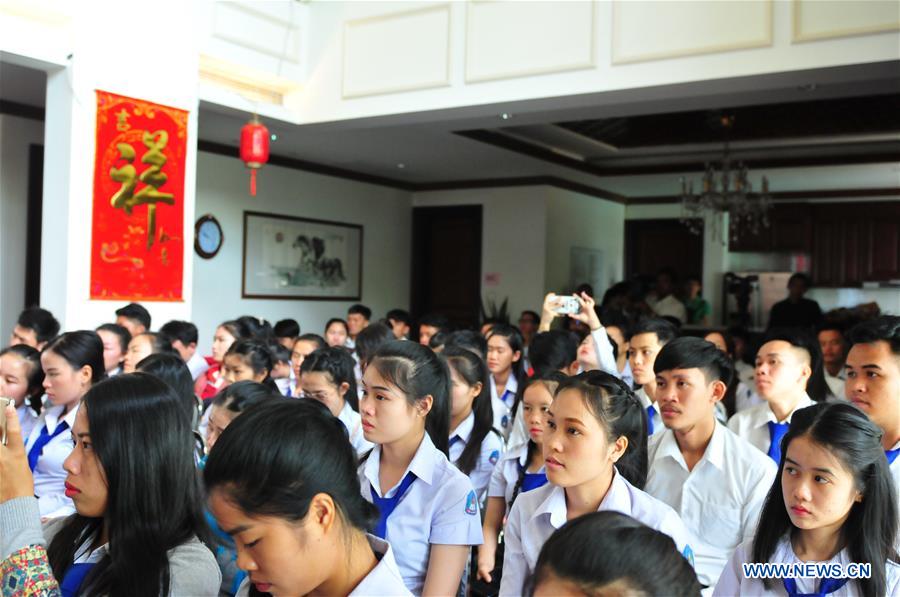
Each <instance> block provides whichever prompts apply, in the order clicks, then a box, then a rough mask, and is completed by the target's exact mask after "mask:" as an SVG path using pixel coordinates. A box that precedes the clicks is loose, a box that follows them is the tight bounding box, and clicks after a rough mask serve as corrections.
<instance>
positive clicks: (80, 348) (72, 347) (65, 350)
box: [41, 330, 106, 384]
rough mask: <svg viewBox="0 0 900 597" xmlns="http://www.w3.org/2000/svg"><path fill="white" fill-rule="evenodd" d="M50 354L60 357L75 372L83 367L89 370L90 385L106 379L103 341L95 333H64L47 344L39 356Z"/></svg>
mask: <svg viewBox="0 0 900 597" xmlns="http://www.w3.org/2000/svg"><path fill="white" fill-rule="evenodd" d="M45 352H52V353H55V354H58V355H59V356H61V357H62V358H63V359H65V361H66V362H67V363H69V365H71V367H72V369H75V370H76V371H77V370H79V369H81V368H82V367H84V366H85V365H87V366H89V367H90V368H91V384H95V383H97V382H99V381H103V380H104V379H106V367H105V366H104V364H103V340H101V339H100V336H98V335H97V332H92V331H89V330H78V331H75V332H66V333H65V334H62V335H60V336H57V337H56V338H54V339H53V340H51V341H50V342H48V343H47V345H46V346H45V347H44V350H42V351H41V354H43V353H45Z"/></svg>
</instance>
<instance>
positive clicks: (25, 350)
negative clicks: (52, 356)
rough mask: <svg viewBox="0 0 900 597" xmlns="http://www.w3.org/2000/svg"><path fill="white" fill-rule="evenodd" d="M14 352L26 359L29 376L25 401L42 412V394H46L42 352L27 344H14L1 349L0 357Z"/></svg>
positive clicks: (26, 381)
mask: <svg viewBox="0 0 900 597" xmlns="http://www.w3.org/2000/svg"><path fill="white" fill-rule="evenodd" d="M5 354H14V355H16V356H18V357H19V358H21V359H22V360H23V361H25V365H26V375H27V378H26V380H25V383H26V385H27V389H26V390H25V402H26V403H27V404H28V406H29V407H30V408H31V410H33V411H34V412H35V413H36V414H41V407H42V403H41V396H42V395H43V394H44V386H43V384H44V368H43V367H41V353H40V351H38V350H37V349H36V348H33V347H31V346H28V345H27V344H14V345H12V346H7V347H6V348H4V349H3V350H0V357H2V356H3V355H5Z"/></svg>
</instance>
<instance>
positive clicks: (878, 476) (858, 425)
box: [753, 402, 900, 597]
mask: <svg viewBox="0 0 900 597" xmlns="http://www.w3.org/2000/svg"><path fill="white" fill-rule="evenodd" d="M882 434H883V432H882V430H881V429H880V428H879V427H878V426H877V425H875V424H874V423H872V422H871V421H870V420H869V417H867V416H866V414H865V413H864V412H862V411H861V410H859V409H858V408H857V407H855V406H853V405H852V404H850V403H849V402H823V403H819V404H815V405H813V406H809V407H807V408H803V409H800V410H798V411H797V412H795V413H794V415H793V416H792V417H791V426H790V429H789V430H788V432H787V433H786V434H785V435H784V437H783V438H782V440H781V462H779V463H778V476H777V477H776V478H775V482H774V483H772V488H771V489H769V494H768V495H767V496H766V501H765V503H764V504H763V508H762V512H761V513H760V516H759V525H758V526H757V527H756V536H755V537H754V538H753V561H754V562H760V563H765V562H768V561H769V558H770V557H771V556H772V554H773V553H775V548H776V547H777V545H778V542H779V541H781V540H782V539H783V538H784V537H785V536H786V535H789V534H792V533H795V532H797V528H796V527H795V526H794V524H793V523H792V522H791V519H790V517H789V516H788V513H787V508H786V507H785V502H784V491H783V490H782V486H781V478H782V475H783V474H784V459H785V456H786V455H787V450H788V446H789V445H790V443H791V442H792V441H793V440H795V439H796V438H798V437H804V436H807V437H809V439H810V440H811V441H813V442H814V443H816V444H817V445H819V446H821V447H823V448H825V449H826V450H828V451H829V452H831V453H832V454H833V455H834V456H835V457H836V458H837V459H838V460H840V461H841V463H842V464H843V465H844V467H845V468H846V469H847V470H848V471H850V472H852V473H853V479H854V482H855V485H856V490H857V491H859V492H860V493H861V494H862V495H863V499H862V501H860V502H855V503H854V504H853V505H852V506H851V508H850V514H849V516H848V517H847V520H845V521H844V524H843V526H842V527H841V531H840V533H841V539H840V543H839V545H840V547H841V549H845V548H846V549H847V551H848V552H849V555H850V561H852V562H869V563H870V564H871V565H872V575H871V576H870V577H869V578H868V579H859V580H858V581H857V582H859V587H860V590H861V592H862V594H863V595H864V597H876V596H881V595H885V594H886V591H887V584H886V580H885V562H886V561H887V560H893V561H895V562H896V561H897V553H896V551H895V547H894V541H895V539H896V537H897V530H898V516H900V514H898V511H897V488H896V487H894V484H893V480H892V479H891V473H890V469H889V467H888V462H887V458H886V457H885V455H884V448H883V446H882V445H881V437H882ZM763 583H764V584H765V585H766V587H767V588H768V587H769V584H770V583H771V580H768V579H767V580H764V581H763Z"/></svg>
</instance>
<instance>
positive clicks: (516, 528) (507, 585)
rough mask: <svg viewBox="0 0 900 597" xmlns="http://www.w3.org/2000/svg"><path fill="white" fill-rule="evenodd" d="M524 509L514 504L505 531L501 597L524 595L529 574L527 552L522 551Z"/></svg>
mask: <svg viewBox="0 0 900 597" xmlns="http://www.w3.org/2000/svg"><path fill="white" fill-rule="evenodd" d="M524 524H525V521H524V520H522V508H521V507H520V504H519V503H517V502H513V506H512V509H511V510H510V511H509V519H508V520H507V522H506V529H504V531H503V537H504V539H503V541H504V548H503V550H504V551H503V576H502V577H501V578H500V597H519V596H520V595H524V593H525V592H524V588H525V578H526V575H527V574H528V567H527V563H526V562H525V552H524V550H523V549H522V527H523V526H524Z"/></svg>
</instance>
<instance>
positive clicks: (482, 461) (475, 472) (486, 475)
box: [448, 412, 503, 504]
mask: <svg viewBox="0 0 900 597" xmlns="http://www.w3.org/2000/svg"><path fill="white" fill-rule="evenodd" d="M474 428H475V413H474V412H472V413H469V416H468V417H466V418H465V419H464V420H463V422H462V423H460V424H459V426H458V427H457V428H456V429H454V430H453V431H451V432H450V439H453V438H454V437H459V441H457V442H454V444H453V445H452V446H450V449H449V450H448V451H449V452H450V462H452V463H454V464H455V463H456V461H457V460H459V457H460V456H462V453H463V450H465V449H466V446H467V445H468V444H469V438H470V437H472V430H473V429H474ZM502 454H503V439H502V438H501V437H500V436H499V435H497V434H496V433H494V432H493V431H488V434H487V435H485V436H484V439H483V440H482V441H481V452H480V453H479V455H478V460H477V461H476V463H475V468H473V469H472V472H470V473H469V481H471V482H472V487H474V488H475V494H476V495H477V496H478V503H479V504H483V503H484V496H485V494H486V493H487V488H488V484H489V483H490V481H491V473H492V472H493V471H494V465H496V464H497V462H498V461H499V460H500V456H501V455H502Z"/></svg>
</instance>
